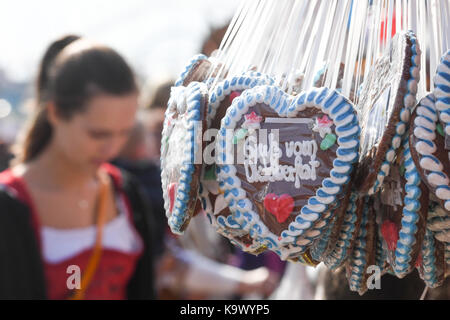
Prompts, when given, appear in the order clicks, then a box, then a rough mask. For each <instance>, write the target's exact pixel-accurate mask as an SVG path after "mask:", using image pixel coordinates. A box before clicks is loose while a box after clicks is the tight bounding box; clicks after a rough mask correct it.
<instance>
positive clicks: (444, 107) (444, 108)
mask: <svg viewBox="0 0 450 320" xmlns="http://www.w3.org/2000/svg"><path fill="white" fill-rule="evenodd" d="M434 96H435V97H436V109H437V110H438V112H439V118H440V120H441V121H442V123H444V124H445V129H444V130H445V133H446V134H447V135H450V50H448V51H447V52H446V53H445V54H444V55H443V56H442V58H441V63H440V64H439V65H438V67H437V70H436V75H435V77H434Z"/></svg>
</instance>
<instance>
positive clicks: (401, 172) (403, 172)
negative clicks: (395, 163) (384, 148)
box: [400, 164, 406, 177]
mask: <svg viewBox="0 0 450 320" xmlns="http://www.w3.org/2000/svg"><path fill="white" fill-rule="evenodd" d="M405 171H406V168H405V165H404V164H402V165H401V166H400V175H401V176H402V177H403V176H404V175H405Z"/></svg>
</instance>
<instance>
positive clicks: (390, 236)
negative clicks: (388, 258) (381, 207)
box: [381, 220, 398, 251]
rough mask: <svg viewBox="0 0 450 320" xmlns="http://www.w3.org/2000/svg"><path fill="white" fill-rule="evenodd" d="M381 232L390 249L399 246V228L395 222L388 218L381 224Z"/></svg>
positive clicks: (392, 249)
mask: <svg viewBox="0 0 450 320" xmlns="http://www.w3.org/2000/svg"><path fill="white" fill-rule="evenodd" d="M381 234H382V235H383V238H384V240H385V241H386V243H387V246H388V249H389V250H390V251H394V250H395V249H396V248H397V241H398V228H397V226H396V225H395V223H394V222H392V221H389V220H386V221H385V222H383V224H382V225H381Z"/></svg>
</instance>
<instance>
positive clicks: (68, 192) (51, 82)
mask: <svg viewBox="0 0 450 320" xmlns="http://www.w3.org/2000/svg"><path fill="white" fill-rule="evenodd" d="M36 90H37V92H36V95H37V99H36V107H37V108H36V112H35V115H34V117H32V119H31V121H30V123H29V125H28V126H27V128H26V130H25V131H24V135H23V136H22V138H21V139H20V141H19V142H18V144H17V145H16V148H15V155H16V158H15V161H14V165H13V167H11V168H10V169H7V170H6V171H4V172H2V173H1V174H0V208H1V211H0V252H1V253H2V257H1V259H0V298H7V299H10V298H15V299H152V298H155V287H154V277H153V252H152V251H153V248H152V246H153V240H152V236H153V232H152V227H153V222H152V221H151V219H152V214H151V211H150V208H149V206H148V205H147V202H146V199H145V197H143V196H142V193H141V190H140V187H139V185H138V183H137V181H136V180H135V179H133V178H132V177H131V176H130V175H129V174H128V173H126V172H125V171H123V170H119V169H118V168H116V167H114V166H112V165H110V164H107V163H106V162H107V161H108V160H110V159H112V158H114V157H115V156H116V155H117V154H118V152H119V151H120V150H121V149H122V147H123V145H124V143H125V142H126V141H127V139H128V136H129V134H130V132H131V130H132V128H133V126H134V123H135V114H136V110H137V105H138V88H137V85H136V81H135V76H134V74H133V71H132V70H131V68H130V67H129V66H128V64H127V63H126V62H125V60H124V59H123V58H122V57H121V56H120V55H119V54H118V53H117V52H115V51H114V50H112V49H111V48H108V47H105V46H102V45H99V44H94V43H92V42H90V41H87V40H85V39H80V37H78V36H72V35H71V36H66V37H63V38H61V39H59V40H57V41H55V42H53V43H52V44H51V45H50V46H49V47H48V49H47V51H46V53H45V55H44V57H43V59H42V62H41V65H40V71H39V75H38V79H37V84H36Z"/></svg>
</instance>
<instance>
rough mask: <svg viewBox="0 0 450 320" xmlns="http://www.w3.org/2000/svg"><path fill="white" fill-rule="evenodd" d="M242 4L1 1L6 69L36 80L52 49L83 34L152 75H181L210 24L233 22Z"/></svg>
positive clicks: (1, 57)
mask: <svg viewBox="0 0 450 320" xmlns="http://www.w3.org/2000/svg"><path fill="white" fill-rule="evenodd" d="M239 3H240V0H214V1H211V0H209V1H208V0H184V1H183V0H113V1H112V0H76V1H75V0H63V1H61V0H39V1H30V0H1V1H0V68H1V69H4V70H5V71H6V72H7V75H8V76H9V77H10V78H12V79H14V80H18V81H24V80H30V79H32V78H33V77H34V76H35V73H36V70H37V65H38V62H39V59H40V58H41V56H42V54H43V52H44V50H45V49H46V47H47V45H48V44H49V43H50V42H51V41H53V40H54V39H55V38H58V37H60V36H61V35H63V34H66V33H75V34H81V35H84V36H88V37H90V38H93V39H94V40H96V41H98V42H101V43H104V44H107V45H109V46H111V47H113V48H114V49H116V50H118V51H119V52H120V53H121V54H123V55H124V56H125V57H126V58H127V60H128V61H129V62H130V63H131V65H132V66H133V67H134V68H135V70H136V71H137V72H138V73H139V74H140V75H143V76H146V77H156V76H158V75H159V74H161V73H163V74H169V75H170V74H172V75H173V74H174V75H176V74H178V73H179V72H180V71H181V69H182V67H183V65H184V64H185V63H186V62H187V61H188V60H189V58H190V57H191V56H192V55H194V54H195V53H197V52H198V50H199V49H200V48H199V47H200V44H201V42H202V40H203V38H204V37H205V36H206V35H207V34H208V30H209V27H210V26H221V25H223V24H224V23H226V22H227V21H228V19H231V17H232V16H233V14H234V12H235V10H236V9H237V6H238V4H239Z"/></svg>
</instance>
